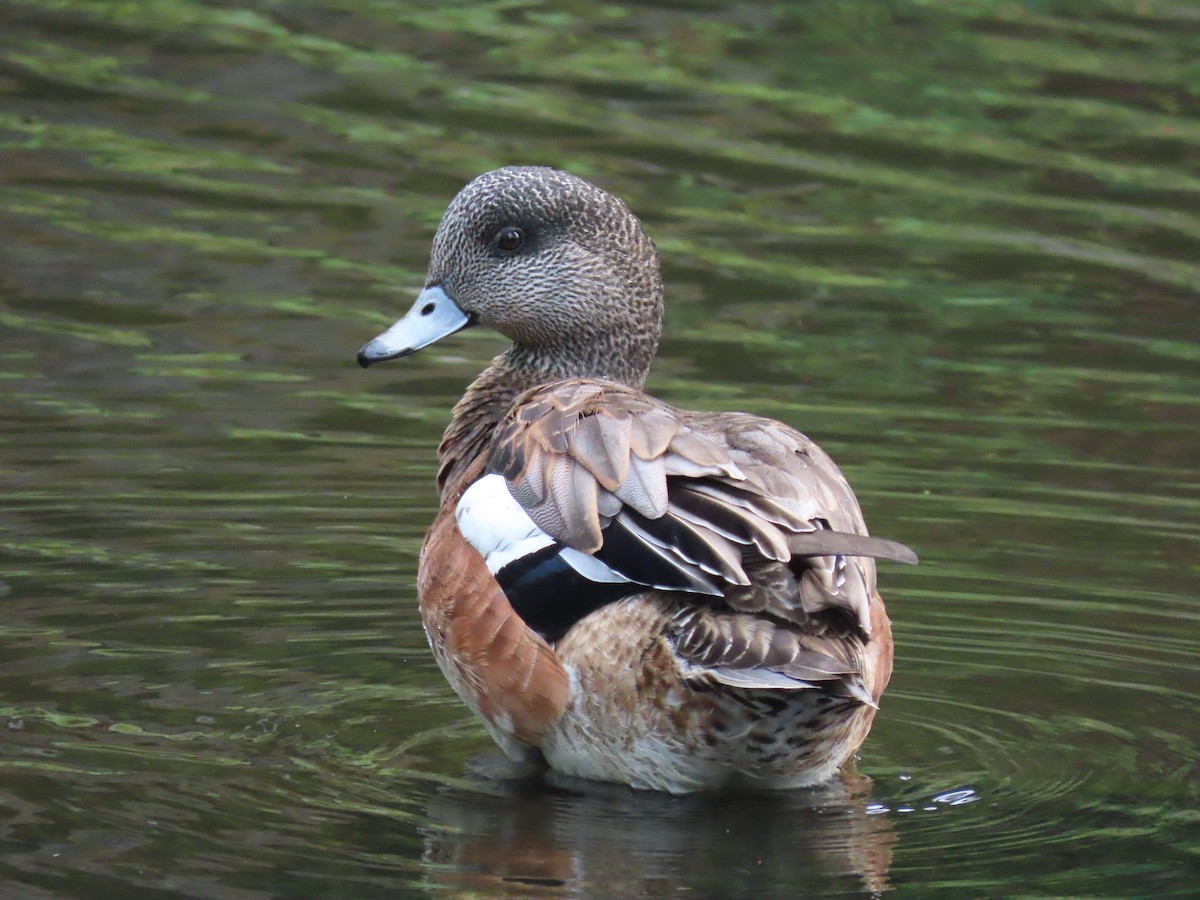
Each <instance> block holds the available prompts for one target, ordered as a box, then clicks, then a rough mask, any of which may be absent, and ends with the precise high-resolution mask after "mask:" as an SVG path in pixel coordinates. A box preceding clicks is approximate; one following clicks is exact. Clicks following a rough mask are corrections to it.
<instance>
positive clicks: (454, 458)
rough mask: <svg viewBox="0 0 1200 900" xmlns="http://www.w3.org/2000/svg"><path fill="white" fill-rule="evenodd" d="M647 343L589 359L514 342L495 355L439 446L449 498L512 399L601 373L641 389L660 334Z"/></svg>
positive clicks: (441, 479)
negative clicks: (511, 345)
mask: <svg viewBox="0 0 1200 900" xmlns="http://www.w3.org/2000/svg"><path fill="white" fill-rule="evenodd" d="M649 337H650V338H651V340H650V341H647V342H646V343H647V345H648V346H646V347H638V348H637V349H636V350H635V351H634V352H631V348H630V345H629V343H628V342H625V343H624V345H623V346H622V348H621V350H620V352H619V351H618V350H617V349H616V348H609V347H604V346H602V344H601V342H597V344H596V345H593V346H591V347H589V350H588V353H587V354H586V355H587V356H588V357H590V358H589V359H586V360H585V359H581V358H580V355H579V354H573V355H570V356H568V355H566V354H563V353H557V354H554V355H550V354H547V353H543V352H539V351H534V350H528V349H526V348H522V347H517V346H513V347H510V348H509V349H508V350H506V351H505V352H504V353H501V354H500V355H499V356H497V357H496V358H495V359H493V360H492V364H491V365H490V366H488V367H487V368H486V369H484V370H483V372H481V373H480V375H479V377H478V378H476V379H475V380H474V381H473V382H472V383H471V386H470V387H469V388H467V391H466V393H465V394H463V396H462V399H461V400H459V401H458V403H456V404H455V406H454V411H453V413H452V414H451V417H450V424H449V425H447V426H446V431H445V432H444V433H443V435H442V443H441V445H440V446H439V447H438V461H439V466H438V489H439V490H440V491H441V494H442V498H443V500H445V499H446V498H447V497H449V496H453V495H456V494H458V493H461V491H462V489H463V488H465V487H466V485H465V484H460V482H461V481H462V478H463V475H464V474H465V473H466V472H467V470H468V469H470V468H471V464H472V463H473V462H474V461H475V460H476V459H477V458H478V457H479V454H481V453H483V452H484V451H485V450H487V449H488V446H489V444H490V443H491V440H492V432H493V431H495V429H496V426H497V425H498V424H499V422H500V420H501V419H502V418H503V417H504V415H505V413H507V412H508V411H509V409H511V408H512V405H513V401H514V400H516V398H517V397H518V396H519V395H521V394H523V393H524V392H525V391H528V390H530V389H531V388H535V387H538V386H539V385H543V384H549V383H551V382H554V381H561V380H563V379H565V378H598V379H603V380H605V381H615V382H618V383H620V384H625V385H629V386H631V387H636V388H640V387H641V386H642V385H643V384H644V383H645V380H646V373H647V371H648V370H649V368H650V360H651V359H652V358H653V356H654V350H655V348H656V347H657V344H658V334H657V332H655V333H654V334H653V335H650V336H649Z"/></svg>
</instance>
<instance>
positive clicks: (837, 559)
mask: <svg viewBox="0 0 1200 900" xmlns="http://www.w3.org/2000/svg"><path fill="white" fill-rule="evenodd" d="M491 469H492V471H493V472H495V473H498V474H500V475H502V476H503V478H504V480H505V482H506V483H507V486H508V490H509V492H510V493H511V496H512V497H513V498H514V499H515V500H516V502H517V504H519V506H520V507H521V508H522V509H523V510H524V512H525V513H526V514H527V515H528V516H529V518H530V519H531V520H532V521H533V523H535V524H536V526H537V528H538V529H540V530H541V531H542V532H544V533H545V534H546V535H548V536H549V537H550V538H552V539H553V540H554V541H556V542H559V543H561V544H562V545H565V546H566V547H568V548H571V549H572V550H573V551H575V552H576V553H577V554H582V555H584V556H588V557H591V558H593V559H594V560H597V561H599V562H600V563H602V564H603V566H604V567H607V569H608V570H611V572H613V573H616V575H617V576H620V577H621V578H624V579H627V580H628V581H631V582H634V583H636V584H639V585H645V586H647V587H653V588H659V589H664V590H674V591H689V592H693V593H698V594H707V595H712V596H720V597H722V598H724V600H725V602H726V603H727V604H729V605H731V606H732V607H733V608H734V609H737V610H742V611H745V612H752V613H764V612H765V613H768V614H770V615H772V616H774V617H776V618H780V619H784V620H790V621H795V622H798V623H804V622H807V620H808V618H809V617H810V616H811V615H812V614H813V613H816V612H819V611H821V610H825V609H829V608H831V607H838V608H842V609H845V610H847V611H848V612H850V613H852V614H853V616H854V619H855V621H856V622H857V624H858V626H859V628H860V629H861V630H862V632H863V633H864V634H869V632H870V627H871V626H870V612H869V604H870V597H871V595H872V594H873V592H874V587H875V584H874V583H875V571H874V565H873V563H872V562H871V560H872V559H892V560H897V561H901V562H915V561H916V557H915V555H914V554H913V553H912V551H911V550H909V549H908V548H907V547H904V546H903V545H901V544H897V543H895V542H892V541H884V540H880V539H878V538H873V537H869V536H868V535H867V533H866V527H865V525H864V523H863V520H862V515H861V513H860V512H859V508H858V504H857V501H856V500H855V499H854V495H853V493H852V492H851V490H850V487H849V485H848V484H847V483H846V480H845V478H844V477H843V476H842V474H841V472H840V471H838V469H837V466H835V465H834V463H833V462H832V460H830V459H829V457H828V456H827V455H825V454H824V453H823V452H822V451H821V450H820V449H819V448H818V447H817V446H816V445H815V444H813V443H812V442H811V441H810V440H808V439H807V438H806V437H805V436H804V435H802V434H800V433H799V432H797V431H795V430H794V429H791V428H788V427H787V426H784V425H782V424H780V423H778V422H774V421H771V420H768V419H763V418H761V417H758V416H750V415H744V414H732V413H725V414H708V415H704V414H696V413H686V412H682V411H680V410H676V409H674V408H672V407H670V406H668V405H666V404H664V403H661V402H659V401H656V400H654V399H652V398H649V397H647V396H646V395H644V394H642V393H641V392H639V391H636V390H634V389H632V388H628V387H624V386H621V385H615V384H611V383H608V382H602V381H594V380H571V381H564V382H558V383H555V384H552V385H548V386H544V387H541V388H537V389H535V390H534V391H531V392H529V393H527V394H526V395H523V396H522V397H521V398H519V399H518V401H517V403H516V404H515V405H514V407H513V409H512V410H511V411H510V412H509V414H508V415H507V416H506V417H505V419H504V420H503V421H502V422H501V423H500V425H499V426H498V428H497V431H496V434H495V437H494V439H493V444H492V455H491ZM762 563H776V564H783V566H782V567H781V566H779V565H776V566H774V568H775V569H776V570H781V571H780V572H778V573H777V577H782V578H783V579H784V580H785V581H788V580H791V581H792V582H793V583H791V584H782V585H779V586H778V589H775V588H773V587H772V586H771V585H770V584H764V583H763V579H752V577H751V573H752V572H753V571H754V570H755V569H756V568H757V567H759V566H760V564H762ZM579 568H580V566H576V569H579ZM789 574H790V579H789Z"/></svg>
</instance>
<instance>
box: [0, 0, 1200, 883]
mask: <svg viewBox="0 0 1200 900" xmlns="http://www.w3.org/2000/svg"><path fill="white" fill-rule="evenodd" d="M444 6H445V4H442V3H438V2H428V3H400V2H389V0H375V2H366V0H364V2H351V0H340V2H339V0H331V2H325V3H293V2H284V0H261V2H257V3H249V4H245V3H228V4H217V3H213V4H203V3H199V2H192V0H155V2H149V0H148V2H140V3H96V2H85V0H28V2H23V0H8V2H0V492H2V501H0V610H2V615H0V893H2V894H4V895H5V896H19V897H34V898H37V897H98V896H121V897H123V898H143V897H166V896H192V897H222V898H260V897H270V896H280V897H292V896H330V897H364V896H412V895H416V896H420V895H425V894H428V895H434V896H439V895H443V896H459V895H467V896H477V897H511V896H547V897H554V896H576V897H604V896H615V897H634V896H638V895H642V896H655V897H658V896H677V895H678V896H694V897H718V896H720V897H736V896H745V897H755V898H759V897H786V896H814V897H823V896H830V895H839V894H841V895H866V894H870V893H872V892H876V893H878V892H883V891H887V890H890V891H892V892H893V893H892V895H893V896H912V897H929V896H945V897H959V896H963V897H979V896H1055V897H1060V896H1073V897H1074V896H1080V897H1094V896H1143V897H1149V896H1180V897H1183V896H1195V894H1196V893H1197V891H1198V890H1200V812H1197V801H1198V799H1200V764H1198V756H1200V666H1198V664H1197V654H1198V653H1200V608H1198V607H1197V604H1196V595H1197V586H1198V583H1200V579H1198V575H1200V552H1198V550H1200V477H1198V475H1197V468H1198V464H1200V303H1198V298H1200V62H1198V60H1200V7H1197V6H1196V4H1194V3H1190V2H1186V0H1174V2H1172V0H1087V2H1084V0H1079V2H1050V0H1044V2H1032V0H1031V2H1025V3H1019V2H1000V0H995V2H985V0H953V2H952V0H925V2H916V0H913V2H888V3H882V2H881V3H873V2H872V3H868V2H858V3H850V2H811V3H804V4H795V5H786V4H774V5H773V4H758V3H743V4H736V5H728V4H724V3H706V2H702V0H678V2H674V3H669V4H661V5H654V4H643V5H616V4H603V3H595V2H592V3H579V2H568V3H561V4H537V3H533V2H530V3H514V2H495V3H491V4H473V5H469V6H466V7H464V8H444ZM504 163H544V164H552V165H557V166H561V167H565V168H569V169H570V170H572V171H574V172H576V173H578V174H580V175H583V176H585V177H589V178H591V179H593V180H595V181H598V182H599V183H601V184H602V185H604V186H605V187H606V188H608V189H610V190H612V191H613V192H615V193H617V194H619V195H621V196H623V197H624V198H626V199H627V200H628V201H629V202H630V204H631V205H632V206H633V207H634V209H635V210H637V211H638V212H639V214H640V215H641V216H642V217H643V219H644V221H645V223H646V226H647V229H648V230H649V232H650V233H651V235H652V237H653V238H654V239H655V241H656V242H657V243H658V245H659V247H660V249H661V250H662V252H663V255H664V271H665V275H666V279H667V283H668V307H669V309H668V320H667V336H666V339H665V341H664V344H663V348H662V351H661V354H660V359H659V361H658V363H657V364H656V368H655V370H654V372H653V374H652V375H651V380H650V385H649V386H650V388H651V389H652V390H653V391H654V392H655V393H657V394H659V395H660V396H663V397H664V398H666V399H668V400H670V401H672V402H675V403H678V404H680V405H685V406H694V407H702V408H711V409H733V408H738V409H746V410H751V411H755V412H760V413H765V414H769V415H772V416H775V417H777V418H781V419H783V420H785V421H787V422H789V423H791V424H794V425H796V426H797V427H799V428H801V429H802V430H804V431H806V432H807V433H809V434H810V435H812V436H813V437H815V438H816V439H817V440H819V441H820V442H821V443H822V444H823V445H824V446H825V447H826V449H828V450H829V451H830V452H831V453H832V454H833V455H834V457H835V458H837V459H838V460H839V462H840V463H841V464H842V466H843V468H844V469H845V471H846V472H847V474H848V476H849V477H850V480H851V481H852V483H853V484H854V485H855V487H856V489H857V491H858V494H859V497H860V499H861V501H862V505H863V507H864V510H865V512H866V515H867V519H868V522H869V523H870V524H871V527H872V530H873V531H874V532H875V533H877V534H880V535H886V536H888V537H893V538H896V539H899V540H903V541H904V542H906V543H908V544H910V545H911V546H912V547H914V548H915V549H916V550H917V551H918V552H919V553H920V554H921V557H922V565H921V566H920V567H919V568H916V569H911V570H910V569H907V568H902V567H894V566H893V567H885V568H883V569H882V571H881V584H882V588H883V590H884V593H885V596H886V597H887V600H888V606H889V609H890V611H891V614H892V618H893V620H894V623H895V631H896V641H897V657H896V675H895V677H894V679H893V682H892V687H891V689H890V691H889V693H888V694H887V696H886V698H885V700H884V704H883V708H882V711H881V714H880V717H879V718H878V720H877V722H876V725H875V729H874V731H873V733H872V735H871V737H870V739H869V740H868V742H867V744H866V745H865V747H864V749H863V751H862V754H861V758H860V760H859V762H858V765H857V774H854V775H850V776H847V779H846V783H845V784H838V785H836V786H833V787H830V788H829V789H827V790H824V791H820V792H816V793H805V792H801V793H795V794H788V795H782V796H778V797H770V798H740V799H739V798H726V799H711V798H688V799H670V798H662V797H656V796H651V795H640V794H633V793H631V792H628V791H625V790H608V791H595V792H576V791H574V790H552V789H548V788H545V787H541V788H539V787H536V786H529V785H518V786H513V785H505V784H500V783H496V782H494V781H489V780H486V779H481V778H479V777H476V776H474V775H473V774H472V768H471V764H470V763H471V760H472V759H473V758H475V757H477V756H479V755H480V754H482V753H484V752H486V751H487V750H488V749H489V747H490V741H489V739H488V738H487V736H486V735H485V734H484V732H483V730H482V728H481V727H480V726H479V725H478V724H477V723H476V722H475V721H474V720H473V719H472V718H471V717H470V715H469V714H468V713H466V711H465V710H464V708H463V707H462V706H461V704H460V703H459V702H458V701H457V700H456V699H455V698H454V697H453V695H452V694H451V692H450V691H449V689H448V688H447V687H446V686H445V685H444V683H443V681H442V679H441V676H440V675H439V673H438V672H437V670H436V668H435V666H434V664H433V661H432V659H431V657H430V655H429V652H428V649H427V647H426V644H425V639H424V637H423V635H422V633H421V631H420V626H419V622H418V617H417V613H416V606H415V587H414V578H415V571H416V557H417V551H418V548H419V543H420V539H421V535H422V534H423V532H424V530H425V528H426V526H427V525H428V523H429V521H430V519H431V518H432V515H433V511H434V505H435V499H436V498H435V495H434V490H433V485H432V478H433V472H434V467H435V459H434V448H435V446H436V442H437V439H438V437H439V435H440V432H441V429H442V427H443V425H444V423H445V421H446V418H447V415H448V410H449V408H450V406H451V405H452V403H453V402H454V400H455V399H456V398H457V397H458V396H459V395H460V394H461V392H462V389H463V387H464V386H465V385H466V383H467V382H468V381H469V380H470V378H471V377H472V376H473V375H474V373H475V372H476V371H478V369H479V368H481V367H482V365H484V363H485V362H486V361H487V360H488V359H489V358H490V356H491V355H492V354H493V353H495V352H496V351H497V349H498V348H499V346H500V343H499V341H498V339H496V338H495V337H494V336H489V335H487V334H485V333H481V332H471V333H466V334H463V335H459V336H456V337H455V338H453V339H451V340H448V341H446V342H444V343H443V344H439V345H438V346H437V347H436V348H432V349H430V350H428V351H426V352H424V353H422V354H420V355H418V356H416V357H413V358H412V359H408V360H404V361H403V362H400V363H393V364H392V365H390V366H387V367H378V368H375V369H372V370H370V371H369V372H365V373H364V372H362V371H360V370H359V369H358V368H357V367H356V366H355V364H354V353H355V351H356V350H357V348H358V347H359V346H360V345H361V344H362V343H363V342H364V341H365V340H367V339H368V338H370V337H371V336H373V335H374V334H375V333H377V332H378V331H379V330H380V328H381V326H385V325H387V324H389V323H390V322H391V321H392V320H393V319H394V318H395V317H396V316H397V315H398V314H399V313H400V312H402V311H403V310H404V309H406V308H407V306H408V304H409V302H410V300H411V297H412V296H413V294H414V292H415V290H417V289H418V288H419V287H420V285H421V281H422V277H423V274H424V267H425V262H426V254H427V252H428V246H429V241H430V238H431V236H432V231H433V227H434V225H435V224H436V222H437V219H438V217H439V216H440V214H441V211H442V209H443V208H444V206H445V204H446V203H447V202H448V200H449V199H450V197H451V196H453V194H454V193H455V192H456V191H457V189H458V188H459V187H460V186H461V185H462V184H463V183H464V182H466V181H467V180H468V179H469V178H471V177H472V176H473V175H475V174H477V173H479V172H481V171H484V170H486V169H488V168H491V167H494V166H496V165H499V164H504Z"/></svg>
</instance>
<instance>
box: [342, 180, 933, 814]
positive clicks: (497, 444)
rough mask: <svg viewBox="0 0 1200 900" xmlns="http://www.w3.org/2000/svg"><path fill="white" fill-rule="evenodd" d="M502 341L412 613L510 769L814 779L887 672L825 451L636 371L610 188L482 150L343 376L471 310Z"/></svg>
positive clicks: (858, 722) (637, 256)
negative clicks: (397, 299) (379, 328)
mask: <svg viewBox="0 0 1200 900" xmlns="http://www.w3.org/2000/svg"><path fill="white" fill-rule="evenodd" d="M477 326H478V327H485V328H490V329H492V330H494V331H496V332H499V333H500V334H501V335H502V336H504V337H505V338H507V339H508V340H509V341H510V345H509V347H508V348H507V349H506V350H504V351H503V352H502V353H500V354H499V355H498V356H496V357H495V358H494V359H493V360H492V362H491V364H490V365H489V366H488V367H487V368H486V369H484V370H483V372H482V373H481V374H480V375H479V376H478V377H477V378H476V379H475V380H474V382H472V383H471V385H470V386H469V387H468V388H467V390H466V392H465V393H464V394H463V396H462V398H461V399H460V400H459V401H458V402H457V404H455V406H454V408H453V411H452V413H451V417H450V422H449V425H448V426H447V427H446V429H445V432H444V435H443V438H442V441H441V444H440V446H439V447H438V450H437V454H438V469H437V489H438V492H439V497H440V502H439V505H438V512H437V513H436V515H435V516H434V519H433V523H432V525H431V526H430V528H429V531H428V533H427V535H426V537H425V541H424V544H423V545H422V549H421V554H420V558H419V563H418V572H417V594H418V602H419V606H420V611H421V620H422V624H423V627H424V630H425V633H426V636H427V637H428V640H429V644H430V646H431V648H432V651H433V655H434V658H435V659H436V661H437V664H438V666H439V668H440V669H441V671H442V673H443V674H444V675H445V677H446V680H447V681H448V682H449V684H450V686H451V687H452V688H453V689H454V691H455V692H456V693H457V694H458V695H459V696H460V697H461V698H462V700H463V701H464V702H465V703H466V705H467V706H468V707H469V708H470V709H471V710H473V711H474V713H475V714H476V715H478V717H479V718H480V719H481V720H482V722H483V724H484V726H485V728H486V729H487V731H488V732H489V733H490V734H491V736H492V738H493V739H494V740H495V742H496V744H497V745H498V746H499V747H500V748H501V749H502V750H503V751H504V753H505V754H506V755H507V756H508V757H510V758H511V759H512V760H514V761H517V762H520V763H523V764H533V765H536V766H538V767H539V768H541V769H547V768H548V769H549V770H550V772H551V773H558V775H560V776H566V777H567V778H569V779H570V778H576V779H586V780H591V781H600V782H615V783H617V784H624V785H628V786H630V787H632V788H635V789H641V790H653V791H663V792H668V793H672V794H686V793H692V792H696V791H717V790H724V789H737V788H749V789H755V788H765V789H788V788H799V787H805V786H811V785H817V784H820V783H822V782H825V781H828V780H830V779H832V778H833V777H834V776H835V774H836V773H837V772H838V771H839V769H840V768H841V767H843V766H844V765H845V764H846V763H847V761H849V760H850V759H851V758H852V757H853V756H854V754H855V753H856V752H857V750H858V749H859V747H860V745H861V744H862V743H863V741H864V739H865V738H866V736H867V733H868V731H869V730H870V728H871V724H872V722H873V720H874V718H875V714H876V711H877V710H878V708H879V703H880V699H881V697H882V695H883V692H884V689H885V687H886V686H887V683H888V680H889V678H890V677H891V672H892V662H893V643H892V630H891V622H890V620H889V618H888V615H887V611H886V609H885V607H884V603H883V600H882V598H881V597H880V595H879V593H878V591H877V589H876V565H875V564H876V561H877V560H892V561H897V562H903V563H915V562H916V556H915V554H914V553H913V552H912V551H911V550H910V549H909V548H907V547H906V546H904V545H903V544H900V543H897V542H894V541H888V540H883V539H880V538H876V537H873V536H870V535H869V534H868V532H867V528H866V524H865V522H864V519H863V515H862V512H861V510H860V507H859V503H858V501H857V499H856V497H855V495H854V492H853V491H852V490H851V488H850V485H849V483H848V482H847V480H846V478H845V477H844V476H843V475H842V472H841V471H840V470H839V469H838V467H837V465H836V464H835V463H834V462H833V460H832V459H831V458H830V457H829V456H828V455H827V454H826V453H825V452H824V451H823V450H821V449H820V447H818V446H817V444H816V443H814V442H813V441H812V440H810V439H809V438H808V437H806V436H805V435H804V434H802V433H800V432H799V431H797V430H795V429H794V428H792V427H790V426H789V425H786V424H783V423H781V422H778V421H775V420H772V419H768V418H764V417H761V416H757V415H753V414H751V413H741V412H694V411H689V410H684V409H679V408H676V407H674V406H672V405H670V404H668V403H665V402H663V401H661V400H658V399H656V398H654V397H653V396H651V395H649V394H647V393H646V392H645V391H644V390H643V388H644V385H645V381H646V378H647V375H648V373H649V370H650V365H651V362H652V360H653V358H654V356H655V354H656V351H657V349H658V344H659V340H660V337H661V334H662V327H663V281H662V275H661V271H660V262H659V256H658V252H657V250H656V248H655V246H654V244H653V243H652V241H651V240H650V238H649V237H648V236H647V234H646V232H645V229H644V228H643V227H642V224H641V222H640V221H639V219H638V217H637V216H636V215H635V214H634V212H633V211H632V210H631V209H630V207H629V206H628V205H627V204H626V203H625V202H623V201H622V200H621V199H619V198H618V197H616V196H614V195H613V194H610V193H608V192H607V191H605V190H603V189H602V188H600V187H598V186H596V185H594V184H592V183H590V182H588V181H586V180H584V179H583V178H580V177H578V176H575V175H572V174H570V173H568V172H564V171H561V170H557V169H553V168H547V167H540V166H508V167H504V168H500V169H496V170H494V171H490V172H487V173H485V174H482V175H480V176H478V177H476V178H475V179H474V180H472V181H471V182H470V183H468V184H467V185H466V186H465V187H464V188H463V189H462V190H461V191H460V192H459V193H458V194H457V196H455V197H454V198H453V200H452V201H451V202H450V205H449V206H448V208H447V209H446V212H445V214H444V215H443V217H442V219H441V222H440V224H439V225H438V227H437V230H436V233H435V234H434V238H433V247H432V251H431V254H430V261H429V268H428V273H427V275H426V278H425V283H424V288H423V289H422V290H421V291H420V292H419V293H418V294H417V297H416V300H415V301H414V303H413V305H412V307H411V309H409V310H408V312H407V313H406V314H405V315H403V317H402V318H400V319H399V321H397V322H396V323H395V324H394V325H392V326H391V327H390V328H388V329H387V330H386V331H384V332H383V333H382V334H380V335H378V336H377V337H375V338H374V339H372V340H371V341H369V342H368V343H367V344H366V345H364V346H363V347H362V348H361V349H360V350H359V351H358V355H357V361H358V363H359V364H360V365H361V366H363V367H364V368H365V367H367V366H370V365H373V364H376V363H380V362H383V361H385V360H394V359H398V358H401V357H404V356H408V355H409V354H412V353H415V352H417V351H419V350H421V349H422V348H424V347H427V346H429V345H430V344H432V343H434V342H435V341H439V340H442V339H444V338H446V337H448V336H449V335H452V334H454V333H456V332H458V331H461V330H463V329H466V328H472V327H477Z"/></svg>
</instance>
